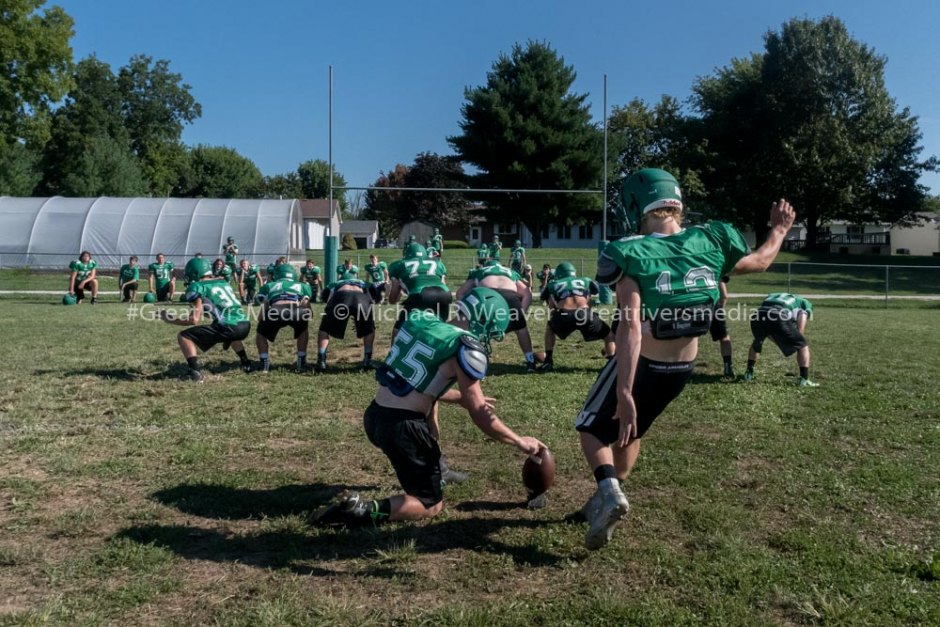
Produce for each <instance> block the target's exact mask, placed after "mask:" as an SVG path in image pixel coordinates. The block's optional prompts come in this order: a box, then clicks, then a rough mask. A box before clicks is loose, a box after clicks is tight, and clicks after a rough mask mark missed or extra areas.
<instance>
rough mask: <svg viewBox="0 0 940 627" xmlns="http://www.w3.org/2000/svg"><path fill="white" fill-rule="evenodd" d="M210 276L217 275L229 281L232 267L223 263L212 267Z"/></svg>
mask: <svg viewBox="0 0 940 627" xmlns="http://www.w3.org/2000/svg"><path fill="white" fill-rule="evenodd" d="M212 276H215V277H219V278H220V279H225V280H226V281H231V280H232V269H231V268H229V267H228V266H227V265H225V264H224V263H223V264H222V267H221V268H214V269H213V270H212Z"/></svg>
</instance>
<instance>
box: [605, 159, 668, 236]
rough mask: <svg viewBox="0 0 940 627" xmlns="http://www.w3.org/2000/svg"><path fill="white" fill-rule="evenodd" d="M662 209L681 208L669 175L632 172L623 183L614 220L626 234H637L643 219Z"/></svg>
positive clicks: (665, 173)
mask: <svg viewBox="0 0 940 627" xmlns="http://www.w3.org/2000/svg"><path fill="white" fill-rule="evenodd" d="M661 207H676V208H678V209H682V190H681V189H679V182H678V181H677V180H676V178H675V177H674V176H673V175H671V174H669V172H666V171H665V170H660V169H658V168H646V169H643V170H639V171H637V172H634V173H633V174H631V175H630V176H629V177H627V179H626V180H625V181H624V182H623V187H621V188H620V207H619V208H618V210H617V217H618V218H619V219H620V221H621V222H622V223H623V225H624V228H625V229H626V231H627V232H636V231H639V230H640V221H642V220H643V216H644V215H646V214H647V213H649V212H650V211H652V210H654V209H659V208H661Z"/></svg>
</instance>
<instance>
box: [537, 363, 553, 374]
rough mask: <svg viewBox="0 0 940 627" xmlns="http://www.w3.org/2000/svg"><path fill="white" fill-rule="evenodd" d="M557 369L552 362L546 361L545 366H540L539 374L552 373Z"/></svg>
mask: <svg viewBox="0 0 940 627" xmlns="http://www.w3.org/2000/svg"><path fill="white" fill-rule="evenodd" d="M554 369H555V364H554V363H553V362H550V361H546V362H545V363H544V364H542V365H541V366H539V370H538V371H539V372H551V371H553V370H554Z"/></svg>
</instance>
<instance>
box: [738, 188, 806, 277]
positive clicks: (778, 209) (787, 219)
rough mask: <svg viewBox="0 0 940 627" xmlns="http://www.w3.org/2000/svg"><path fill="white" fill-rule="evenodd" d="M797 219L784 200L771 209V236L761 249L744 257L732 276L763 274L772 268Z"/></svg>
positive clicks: (791, 208) (794, 212)
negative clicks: (771, 265)
mask: <svg viewBox="0 0 940 627" xmlns="http://www.w3.org/2000/svg"><path fill="white" fill-rule="evenodd" d="M795 219H796V211H794V209H793V207H792V206H791V205H790V203H788V202H787V201H786V200H784V199H782V198H781V199H780V201H779V202H775V203H774V204H773V205H772V206H771V209H770V234H769V235H768V236H767V241H765V242H764V243H763V244H762V245H761V247H760V248H758V249H757V250H755V251H754V252H752V253H751V254H749V255H747V256H745V257H742V258H741V259H740V260H739V261H738V263H736V264H735V266H734V269H733V270H732V272H731V273H732V274H752V273H755V272H763V271H765V270H766V269H767V268H769V267H770V264H772V263H773V262H774V259H776V258H777V253H779V252H780V247H781V246H782V245H783V241H784V240H785V239H786V237H787V233H789V232H790V227H792V226H793V221H794V220H795Z"/></svg>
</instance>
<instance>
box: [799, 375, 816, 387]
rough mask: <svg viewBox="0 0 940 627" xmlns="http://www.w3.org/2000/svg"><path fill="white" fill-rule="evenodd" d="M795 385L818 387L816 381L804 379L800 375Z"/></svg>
mask: <svg viewBox="0 0 940 627" xmlns="http://www.w3.org/2000/svg"><path fill="white" fill-rule="evenodd" d="M797 385H798V386H799V387H801V388H818V387H819V384H818V383H815V382H813V381H810V380H809V379H804V378H802V377H800V382H799V383H797Z"/></svg>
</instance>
